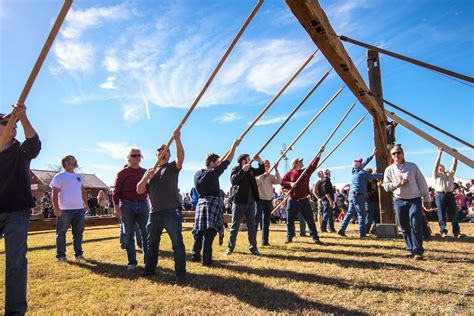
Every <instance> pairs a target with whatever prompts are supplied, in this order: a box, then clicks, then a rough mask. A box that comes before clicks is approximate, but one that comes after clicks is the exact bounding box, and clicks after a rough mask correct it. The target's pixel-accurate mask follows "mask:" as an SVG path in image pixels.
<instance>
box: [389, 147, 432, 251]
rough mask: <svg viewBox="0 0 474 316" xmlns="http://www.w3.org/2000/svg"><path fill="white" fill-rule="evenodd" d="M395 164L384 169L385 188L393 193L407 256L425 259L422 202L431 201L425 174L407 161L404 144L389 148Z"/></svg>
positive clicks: (427, 202) (426, 203)
mask: <svg viewBox="0 0 474 316" xmlns="http://www.w3.org/2000/svg"><path fill="white" fill-rule="evenodd" d="M390 155H391V156H392V159H393V163H392V164H391V165H390V166H388V167H387V168H386V169H385V172H384V178H383V187H384V189H385V191H387V192H390V191H392V192H393V206H394V208H395V212H396V214H397V217H398V222H399V223H400V227H401V229H402V233H403V237H404V238H405V242H406V250H407V252H406V256H407V257H414V258H415V259H416V260H422V259H423V251H424V249H423V228H422V218H421V216H422V214H421V212H422V205H421V201H422V200H421V197H423V203H424V204H425V205H428V204H429V201H430V194H429V192H428V185H427V184H426V180H425V177H424V176H423V174H422V173H421V171H420V169H418V167H417V165H416V164H414V163H412V162H407V161H405V156H404V153H403V149H402V147H401V145H394V146H393V147H392V149H390Z"/></svg>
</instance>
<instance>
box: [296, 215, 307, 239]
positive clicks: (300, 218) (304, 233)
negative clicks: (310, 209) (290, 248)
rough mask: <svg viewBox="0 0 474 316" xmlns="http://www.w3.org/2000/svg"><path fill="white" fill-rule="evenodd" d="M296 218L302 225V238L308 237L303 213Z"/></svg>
mask: <svg viewBox="0 0 474 316" xmlns="http://www.w3.org/2000/svg"><path fill="white" fill-rule="evenodd" d="M296 217H298V222H299V223H300V236H305V235H306V223H305V221H304V217H303V214H301V212H299V213H298V215H297V216H296Z"/></svg>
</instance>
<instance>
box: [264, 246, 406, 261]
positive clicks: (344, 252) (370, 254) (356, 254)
mask: <svg viewBox="0 0 474 316" xmlns="http://www.w3.org/2000/svg"><path fill="white" fill-rule="evenodd" d="M271 248H274V249H280V250H285V251H289V250H291V251H303V252H317V253H331V254H335V255H346V256H354V257H378V258H381V257H383V258H397V257H400V256H394V255H390V254H387V253H382V252H366V251H358V250H356V251H351V250H340V249H334V248H332V249H330V248H327V247H324V248H322V247H319V248H302V247H285V246H271Z"/></svg>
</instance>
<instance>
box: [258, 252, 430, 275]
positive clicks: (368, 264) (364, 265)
mask: <svg viewBox="0 0 474 316" xmlns="http://www.w3.org/2000/svg"><path fill="white" fill-rule="evenodd" d="M264 256H265V257H267V258H272V259H279V260H290V261H300V262H318V263H329V264H336V265H338V266H341V267H344V268H361V269H373V270H379V269H386V268H393V269H400V270H416V271H423V272H428V273H431V272H429V271H426V270H424V269H421V268H418V267H414V266H410V265H406V264H399V263H389V262H377V261H368V260H364V261H357V260H351V259H339V258H327V257H317V258H315V257H304V256H293V255H280V254H264Z"/></svg>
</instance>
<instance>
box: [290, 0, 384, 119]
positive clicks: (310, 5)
mask: <svg viewBox="0 0 474 316" xmlns="http://www.w3.org/2000/svg"><path fill="white" fill-rule="evenodd" d="M286 4H287V5H288V7H289V8H290V10H291V11H292V12H293V14H294V15H295V17H296V18H297V19H298V21H299V22H300V23H301V25H302V26H303V27H304V29H305V30H306V32H308V34H309V36H310V37H311V39H312V40H313V41H314V43H315V44H316V46H317V47H318V48H319V50H320V51H321V53H322V54H323V55H324V56H325V57H326V59H327V60H328V61H329V63H330V64H331V65H332V66H333V67H334V69H335V70H336V72H337V73H338V75H339V77H341V79H342V80H343V81H344V82H345V84H346V85H347V87H348V88H349V89H350V90H351V91H352V93H353V94H354V95H355V96H356V98H357V99H358V100H359V102H360V103H361V104H362V105H363V106H364V107H365V108H366V109H367V110H368V111H369V113H370V114H371V115H372V116H373V117H375V118H376V119H377V120H381V119H380V118H383V117H384V114H383V111H382V110H381V109H380V108H379V107H378V106H377V101H376V99H375V98H374V97H373V96H371V95H369V94H368V93H367V91H369V89H368V88H367V85H366V83H365V82H364V79H363V78H362V76H361V75H360V73H359V71H358V70H357V68H356V66H355V65H354V63H353V62H352V59H351V58H350V57H349V55H348V54H347V51H346V49H345V48H344V46H343V45H342V42H341V41H340V39H339V38H338V37H337V35H336V32H335V31H334V29H333V28H332V26H331V23H330V22H329V20H328V18H327V16H326V13H324V10H323V9H322V8H321V6H320V5H319V3H318V2H317V1H316V0H286Z"/></svg>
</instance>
